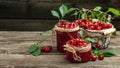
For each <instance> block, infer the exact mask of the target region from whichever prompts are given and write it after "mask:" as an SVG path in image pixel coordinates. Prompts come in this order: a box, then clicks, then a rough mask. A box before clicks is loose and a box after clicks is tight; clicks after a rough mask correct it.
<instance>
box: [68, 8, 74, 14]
mask: <svg viewBox="0 0 120 68" xmlns="http://www.w3.org/2000/svg"><path fill="white" fill-rule="evenodd" d="M74 10H75V8H70V9H69V10H67V12H66V14H68V13H70V12H72V11H74Z"/></svg>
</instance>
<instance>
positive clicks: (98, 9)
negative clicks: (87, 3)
mask: <svg viewBox="0 0 120 68" xmlns="http://www.w3.org/2000/svg"><path fill="white" fill-rule="evenodd" d="M101 9H102V7H101V6H97V7H95V8H94V9H93V10H94V11H100V10H101Z"/></svg>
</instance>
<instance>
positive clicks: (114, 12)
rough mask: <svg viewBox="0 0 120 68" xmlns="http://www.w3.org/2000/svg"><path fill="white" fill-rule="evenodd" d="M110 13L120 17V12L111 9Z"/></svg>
mask: <svg viewBox="0 0 120 68" xmlns="http://www.w3.org/2000/svg"><path fill="white" fill-rule="evenodd" d="M108 11H109V12H112V13H113V14H114V15H115V16H120V11H119V10H117V9H114V8H109V9H108Z"/></svg>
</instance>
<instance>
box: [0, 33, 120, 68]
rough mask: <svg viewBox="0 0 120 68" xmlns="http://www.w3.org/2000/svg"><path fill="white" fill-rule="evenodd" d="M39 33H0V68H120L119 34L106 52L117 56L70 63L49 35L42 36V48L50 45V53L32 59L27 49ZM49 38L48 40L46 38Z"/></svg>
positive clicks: (36, 39) (112, 40) (35, 40)
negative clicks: (51, 47) (110, 51)
mask: <svg viewBox="0 0 120 68" xmlns="http://www.w3.org/2000/svg"><path fill="white" fill-rule="evenodd" d="M39 33H40V32H39V31H25V32H23V31H21V32H20V31H0V68H120V61H119V60H120V46H119V45H120V43H119V42H120V35H119V34H120V32H117V34H118V36H116V37H113V38H112V39H111V43H110V45H109V47H108V48H107V49H104V50H102V51H107V50H116V51H117V52H118V55H117V56H114V57H108V58H105V59H104V60H103V61H99V60H97V61H96V62H92V61H89V62H86V63H70V62H69V61H67V60H66V58H65V57H66V56H65V54H62V53H58V52H57V51H56V45H53V44H52V43H51V40H50V39H49V38H50V36H51V33H49V34H45V35H42V36H41V38H43V37H46V41H45V42H43V43H42V45H43V46H47V45H52V46H53V51H52V52H51V53H42V54H41V55H40V56H37V57H34V56H32V55H31V54H30V53H28V47H29V46H30V45H31V44H33V43H35V42H37V41H38V40H39V39H40V38H39V37H38V36H39ZM47 37H49V38H47Z"/></svg>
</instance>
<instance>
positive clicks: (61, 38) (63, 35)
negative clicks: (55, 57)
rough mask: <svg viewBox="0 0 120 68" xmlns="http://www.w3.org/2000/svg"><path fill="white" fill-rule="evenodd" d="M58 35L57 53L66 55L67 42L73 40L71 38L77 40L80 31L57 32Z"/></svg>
mask: <svg viewBox="0 0 120 68" xmlns="http://www.w3.org/2000/svg"><path fill="white" fill-rule="evenodd" d="M68 33H69V34H68ZM56 35H57V51H58V52H62V53H65V51H64V47H63V45H65V44H66V42H67V41H69V40H71V39H72V38H71V36H72V37H73V38H77V37H78V30H77V31H74V32H60V31H56ZM69 35H70V36H69Z"/></svg>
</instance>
